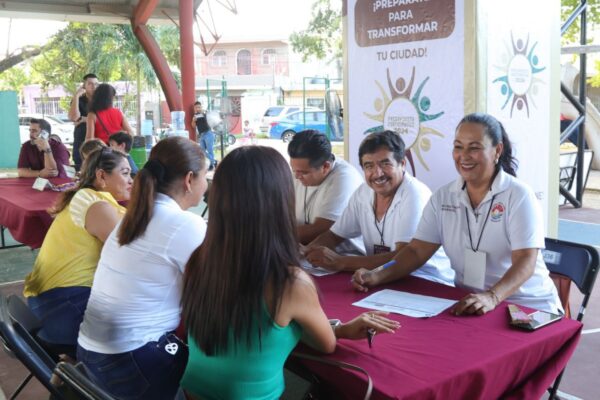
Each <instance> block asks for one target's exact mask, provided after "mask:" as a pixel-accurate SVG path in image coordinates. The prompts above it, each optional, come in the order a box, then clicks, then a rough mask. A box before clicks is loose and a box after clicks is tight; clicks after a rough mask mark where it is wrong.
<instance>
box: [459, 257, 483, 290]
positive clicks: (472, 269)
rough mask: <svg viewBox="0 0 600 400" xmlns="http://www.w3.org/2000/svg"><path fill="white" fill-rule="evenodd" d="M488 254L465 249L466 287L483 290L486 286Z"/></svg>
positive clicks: (464, 278) (464, 280)
mask: <svg viewBox="0 0 600 400" xmlns="http://www.w3.org/2000/svg"><path fill="white" fill-rule="evenodd" d="M485 259H486V253H484V252H483V251H473V250H471V249H465V264H464V270H463V284H464V285H465V286H468V287H471V288H474V289H480V290H483V288H484V285H485V270H486V263H485Z"/></svg>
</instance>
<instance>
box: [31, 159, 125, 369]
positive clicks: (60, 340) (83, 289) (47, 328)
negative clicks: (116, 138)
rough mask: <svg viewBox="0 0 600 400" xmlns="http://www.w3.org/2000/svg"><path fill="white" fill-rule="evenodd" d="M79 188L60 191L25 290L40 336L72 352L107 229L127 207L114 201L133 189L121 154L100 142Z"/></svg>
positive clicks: (55, 348)
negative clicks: (103, 146)
mask: <svg viewBox="0 0 600 400" xmlns="http://www.w3.org/2000/svg"><path fill="white" fill-rule="evenodd" d="M80 172H81V179H80V181H79V183H78V185H77V188H76V189H74V190H71V191H67V192H64V193H62V194H61V197H59V199H58V200H57V203H56V204H55V205H54V207H53V208H52V209H51V210H49V212H50V213H51V214H52V215H54V216H55V219H54V222H53V223H52V225H51V226H50V229H49V230H48V233H47V234H46V237H45V239H44V242H43V244H42V248H41V249H40V252H39V254H38V256H37V258H36V260H35V263H34V265H33V270H32V272H31V273H30V274H29V275H27V277H26V278H25V288H24V290H23V294H24V295H25V297H27V302H28V304H29V308H30V309H31V311H32V312H33V314H35V315H36V316H37V317H38V318H39V319H40V321H41V323H42V329H41V330H40V331H39V333H38V337H39V338H40V339H41V341H42V342H43V343H44V344H45V345H46V347H47V348H48V349H49V350H50V352H52V353H54V354H60V353H66V354H68V355H70V356H71V357H75V346H76V344H77V334H78V332H79V324H81V321H82V319H83V311H84V310H85V306H86V304H87V301H88V297H89V295H90V287H91V286H92V281H93V278H94V272H95V271H96V265H97V264H98V259H99V258H100V250H101V249H102V245H103V243H104V241H105V240H106V238H107V237H108V235H109V233H110V232H111V231H112V230H113V228H114V227H115V225H116V224H117V222H118V221H119V220H120V219H121V217H122V216H123V214H124V213H125V209H124V208H123V207H121V206H120V205H119V204H118V203H117V201H122V200H128V199H129V191H130V189H131V177H130V176H129V163H128V162H127V159H126V158H125V155H124V154H122V153H120V152H118V151H113V150H112V149H109V148H103V149H101V150H97V151H95V152H93V153H91V154H90V155H89V156H88V158H87V159H86V161H85V162H84V163H83V165H82V169H81V171H80Z"/></svg>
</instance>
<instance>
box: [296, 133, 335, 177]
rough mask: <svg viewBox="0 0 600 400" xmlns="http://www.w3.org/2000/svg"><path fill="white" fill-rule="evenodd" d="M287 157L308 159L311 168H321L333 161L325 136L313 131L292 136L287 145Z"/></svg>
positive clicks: (329, 144) (329, 143)
mask: <svg viewBox="0 0 600 400" xmlns="http://www.w3.org/2000/svg"><path fill="white" fill-rule="evenodd" d="M288 155H289V156H290V158H308V162H309V164H310V166H311V167H313V168H318V167H320V166H322V165H323V164H324V163H325V161H333V160H334V159H335V157H334V155H333V153H332V152H331V142H330V141H329V139H327V136H325V135H324V134H323V133H321V132H319V131H316V130H314V129H307V130H305V131H302V132H298V133H297V134H296V135H294V137H293V138H292V141H291V142H290V144H289V145H288Z"/></svg>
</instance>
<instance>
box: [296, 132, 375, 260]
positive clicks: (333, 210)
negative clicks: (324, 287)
mask: <svg viewBox="0 0 600 400" xmlns="http://www.w3.org/2000/svg"><path fill="white" fill-rule="evenodd" d="M288 154H289V156H290V165H291V167H292V173H293V174H294V177H295V178H296V179H295V180H294V189H295V192H296V220H297V222H298V228H297V229H298V240H299V241H300V243H301V244H303V245H304V244H308V243H310V242H311V241H312V240H314V239H315V238H316V237H317V236H319V235H320V234H322V233H323V232H326V231H327V230H328V229H329V228H331V226H332V225H333V223H334V222H335V221H336V220H337V219H338V218H339V217H340V215H341V214H342V211H344V208H346V205H347V204H348V200H349V199H350V196H351V195H352V193H354V190H356V188H358V187H359V186H360V185H361V184H362V182H363V180H362V178H361V176H360V173H359V172H358V171H357V170H356V168H354V167H353V166H352V165H350V164H348V163H347V162H345V161H344V160H338V159H336V158H335V156H334V155H333V153H332V152H331V143H330V142H329V139H327V137H326V136H325V135H324V134H322V133H321V132H318V131H316V130H305V131H302V132H298V133H297V134H296V135H295V136H294V138H293V139H292V140H291V141H290V144H289V146H288ZM338 245H340V246H339V248H338V249H337V250H338V251H339V252H341V253H343V254H364V249H363V247H362V246H363V245H362V240H360V237H359V238H355V239H351V240H348V241H344V240H340V241H339V243H338Z"/></svg>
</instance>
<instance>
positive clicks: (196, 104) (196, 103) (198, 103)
mask: <svg viewBox="0 0 600 400" xmlns="http://www.w3.org/2000/svg"><path fill="white" fill-rule="evenodd" d="M194 105H195V106H198V105H200V106H201V105H202V103H200V102H199V101H197V102H195V103H194Z"/></svg>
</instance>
